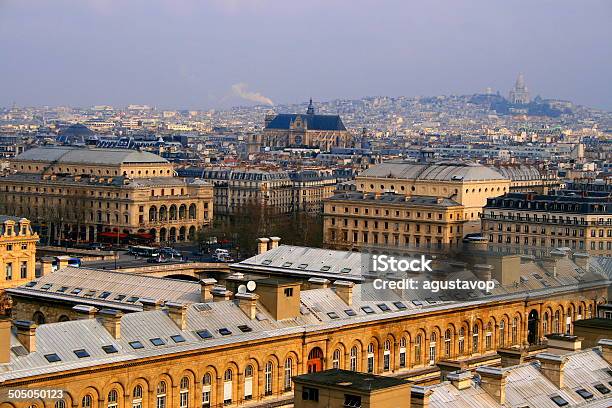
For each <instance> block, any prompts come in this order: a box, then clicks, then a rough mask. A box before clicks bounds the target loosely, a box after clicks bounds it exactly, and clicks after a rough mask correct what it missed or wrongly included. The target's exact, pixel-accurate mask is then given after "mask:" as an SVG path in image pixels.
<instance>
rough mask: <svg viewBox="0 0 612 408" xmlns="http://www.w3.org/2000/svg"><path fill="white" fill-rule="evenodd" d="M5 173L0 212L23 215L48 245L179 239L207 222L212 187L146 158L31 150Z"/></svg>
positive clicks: (70, 150)
mask: <svg viewBox="0 0 612 408" xmlns="http://www.w3.org/2000/svg"><path fill="white" fill-rule="evenodd" d="M12 168H13V170H14V171H15V172H16V173H14V174H10V175H7V176H5V177H2V178H0V191H2V194H1V195H0V208H2V210H3V212H6V213H10V214H17V215H19V216H24V217H28V218H29V219H30V220H31V221H32V224H33V225H34V226H35V227H36V228H37V229H38V230H39V231H40V232H41V233H40V235H41V238H42V237H44V239H45V240H46V241H47V242H49V243H52V242H60V241H63V240H73V241H76V242H86V241H98V240H100V239H103V238H104V239H108V240H117V241H119V240H123V239H125V238H128V237H130V236H137V237H141V238H144V239H149V240H154V241H156V242H167V241H170V242H174V241H184V240H187V239H190V238H191V237H194V236H195V233H196V231H197V230H198V229H199V228H202V227H203V226H206V225H208V224H209V223H210V222H211V220H212V217H213V191H212V185H210V184H209V183H206V182H204V181H202V180H192V179H182V178H178V177H176V176H175V175H174V170H173V168H172V165H171V164H170V163H169V162H168V161H167V160H165V159H163V158H161V157H159V156H156V155H154V154H151V153H147V152H138V151H130V150H113V149H88V148H86V149H78V148H57V149H56V148H35V149H31V150H28V151H26V152H25V153H24V154H22V155H20V156H18V157H17V158H16V159H15V160H14V161H13V163H12Z"/></svg>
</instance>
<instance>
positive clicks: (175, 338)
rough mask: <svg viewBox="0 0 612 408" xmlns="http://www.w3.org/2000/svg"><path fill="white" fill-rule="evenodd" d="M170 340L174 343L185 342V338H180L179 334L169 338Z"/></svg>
mask: <svg viewBox="0 0 612 408" xmlns="http://www.w3.org/2000/svg"><path fill="white" fill-rule="evenodd" d="M170 338H171V339H172V341H173V342H175V343H184V342H185V338H184V337H183V336H181V335H180V334H175V335H173V336H170Z"/></svg>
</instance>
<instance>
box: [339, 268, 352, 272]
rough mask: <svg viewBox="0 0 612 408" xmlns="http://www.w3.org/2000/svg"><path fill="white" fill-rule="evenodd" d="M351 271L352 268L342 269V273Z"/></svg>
mask: <svg viewBox="0 0 612 408" xmlns="http://www.w3.org/2000/svg"><path fill="white" fill-rule="evenodd" d="M350 271H351V268H342V269H340V273H349V272H350Z"/></svg>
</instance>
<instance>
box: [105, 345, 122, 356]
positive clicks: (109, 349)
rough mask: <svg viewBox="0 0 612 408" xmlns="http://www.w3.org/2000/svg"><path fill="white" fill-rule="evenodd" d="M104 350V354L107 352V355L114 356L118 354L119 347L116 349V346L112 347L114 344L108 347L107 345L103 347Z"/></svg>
mask: <svg viewBox="0 0 612 408" xmlns="http://www.w3.org/2000/svg"><path fill="white" fill-rule="evenodd" d="M102 350H104V352H105V353H106V354H113V353H116V352H117V351H118V350H117V347H115V346H114V345H112V344H108V345H106V346H102Z"/></svg>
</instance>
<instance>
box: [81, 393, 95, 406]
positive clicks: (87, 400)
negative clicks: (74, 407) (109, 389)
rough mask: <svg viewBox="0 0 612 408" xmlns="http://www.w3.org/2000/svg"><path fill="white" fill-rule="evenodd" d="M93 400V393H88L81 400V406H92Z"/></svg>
mask: <svg viewBox="0 0 612 408" xmlns="http://www.w3.org/2000/svg"><path fill="white" fill-rule="evenodd" d="M92 401H93V399H92V398H91V395H89V394H87V395H86V396H84V397H83V399H82V400H81V408H92V405H93V404H92Z"/></svg>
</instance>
